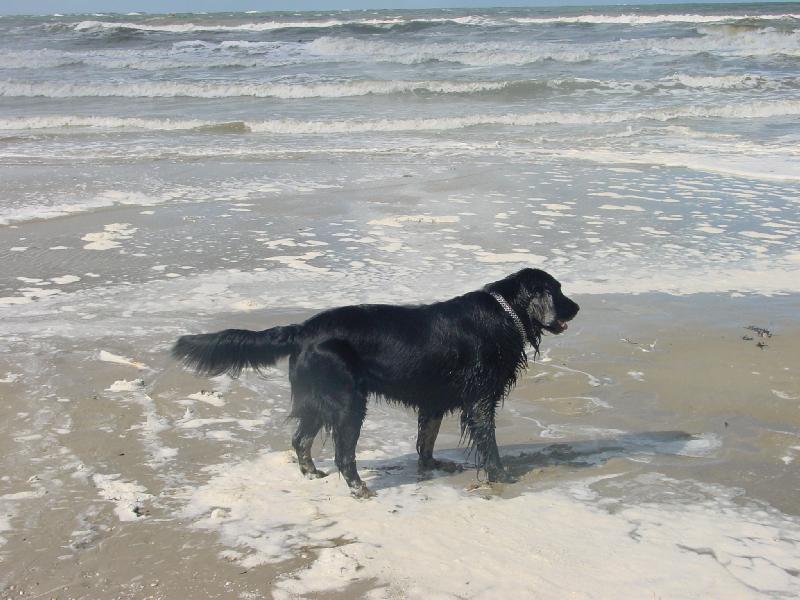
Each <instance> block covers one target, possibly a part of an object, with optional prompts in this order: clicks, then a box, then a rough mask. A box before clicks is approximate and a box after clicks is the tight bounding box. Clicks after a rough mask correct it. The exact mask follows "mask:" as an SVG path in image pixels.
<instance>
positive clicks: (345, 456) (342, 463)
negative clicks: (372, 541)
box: [333, 396, 375, 498]
mask: <svg viewBox="0 0 800 600" xmlns="http://www.w3.org/2000/svg"><path fill="white" fill-rule="evenodd" d="M366 412H367V400H366V398H363V397H357V396H354V397H353V398H352V404H351V405H350V406H349V407H348V408H347V409H345V411H344V413H343V414H342V415H341V417H340V418H339V420H338V421H337V422H336V423H335V424H334V426H333V443H334V445H335V446H336V449H335V450H336V467H337V468H338V469H339V472H340V473H341V474H342V476H343V477H344V480H345V481H346V482H347V485H348V486H350V493H351V494H352V495H353V496H354V497H356V498H370V497H372V496H374V495H375V493H374V492H372V491H370V489H369V488H368V487H367V486H366V484H365V483H364V482H363V481H361V477H359V476H358V470H357V469H356V444H358V437H359V435H360V433H361V424H362V423H363V422H364V417H365V416H366Z"/></svg>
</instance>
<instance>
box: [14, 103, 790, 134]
mask: <svg viewBox="0 0 800 600" xmlns="http://www.w3.org/2000/svg"><path fill="white" fill-rule="evenodd" d="M797 115H800V100H777V101H766V100H765V101H753V102H743V103H738V104H730V105H724V106H717V107H713V106H699V105H698V106H684V107H675V108H663V109H655V110H629V111H592V112H564V111H543V112H531V113H520V114H499V115H487V114H477V115H469V116H458V117H439V118H419V119H371V120H356V119H345V120H311V121H304V120H300V119H280V120H265V121H204V120H200V119H185V120H181V119H155V118H151V119H145V118H135V117H82V116H47V117H21V118H17V119H0V130H2V131H18V130H28V129H68V128H100V129H146V130H161V131H181V130H184V131H187V130H196V131H216V132H231V133H247V132H256V133H270V134H301V135H302V134H331V133H368V132H375V131H384V132H387V131H388V132H402V131H421V130H426V131H445V130H454V129H464V128H467V127H477V126H521V127H531V126H536V125H548V124H560V125H593V124H607V123H624V122H628V121H640V120H645V121H646V120H654V121H662V122H665V121H673V120H677V119H704V118H722V119H762V118H771V117H782V116H797Z"/></svg>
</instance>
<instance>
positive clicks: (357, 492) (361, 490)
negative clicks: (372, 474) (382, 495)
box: [350, 483, 377, 500]
mask: <svg viewBox="0 0 800 600" xmlns="http://www.w3.org/2000/svg"><path fill="white" fill-rule="evenodd" d="M350 495H351V496H353V498H358V499H359V500H367V499H368V498H374V497H375V496H377V494H376V493H375V492H373V491H372V490H371V489H369V488H368V487H367V486H366V485H365V484H363V483H362V484H361V485H360V486H358V487H354V488H350Z"/></svg>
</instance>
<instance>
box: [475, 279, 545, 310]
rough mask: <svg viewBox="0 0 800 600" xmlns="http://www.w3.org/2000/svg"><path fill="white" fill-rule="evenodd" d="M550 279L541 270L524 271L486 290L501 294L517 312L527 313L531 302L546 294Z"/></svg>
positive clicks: (490, 285)
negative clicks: (536, 297)
mask: <svg viewBox="0 0 800 600" xmlns="http://www.w3.org/2000/svg"><path fill="white" fill-rule="evenodd" d="M549 279H550V276H549V275H548V274H547V273H545V272H544V271H542V270H540V269H522V270H521V271H517V272H516V273H513V274H511V275H509V276H508V277H506V278H504V279H501V280H500V281H495V282H494V283H490V284H489V285H487V286H486V287H485V288H484V289H485V290H486V291H487V292H497V293H499V294H500V295H501V296H503V298H505V299H506V302H508V303H509V304H510V305H511V306H513V307H514V308H515V309H516V310H518V311H521V312H526V313H527V312H529V311H528V306H529V305H530V303H531V300H532V299H533V298H534V297H535V296H540V295H542V294H544V293H546V291H547V289H548V286H547V284H548V280H549Z"/></svg>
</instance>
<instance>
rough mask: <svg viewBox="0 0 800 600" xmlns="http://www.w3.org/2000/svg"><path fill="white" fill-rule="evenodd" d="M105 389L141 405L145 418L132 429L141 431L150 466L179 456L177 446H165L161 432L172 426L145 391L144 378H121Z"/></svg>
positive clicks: (121, 398)
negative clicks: (128, 379) (130, 379)
mask: <svg viewBox="0 0 800 600" xmlns="http://www.w3.org/2000/svg"><path fill="white" fill-rule="evenodd" d="M105 391H106V392H107V393H108V395H110V396H112V397H115V398H117V399H120V400H122V401H123V402H126V403H134V404H137V405H139V406H140V407H141V410H142V417H143V420H142V421H141V422H140V423H138V424H136V425H133V426H132V427H131V429H132V430H136V431H139V432H140V433H139V436H140V437H141V439H142V443H143V444H144V446H145V448H146V449H147V452H148V453H149V454H150V460H149V461H148V462H147V464H148V465H149V466H150V467H152V468H154V469H156V468H159V467H160V466H162V465H163V464H165V463H167V462H169V461H171V460H172V459H174V458H175V456H177V454H178V450H177V449H176V448H170V447H168V446H165V445H164V444H163V443H162V441H161V436H160V434H161V433H162V432H163V431H167V430H168V429H171V428H172V426H171V425H170V423H169V421H168V420H167V419H166V418H165V417H162V416H161V415H159V414H158V411H157V410H156V403H155V401H154V400H153V399H152V398H151V397H150V396H149V395H148V394H147V393H146V392H145V384H144V381H143V380H142V379H134V380H132V381H127V380H124V379H121V380H118V381H115V382H114V383H112V384H111V385H110V386H109V387H108V388H106V390H105Z"/></svg>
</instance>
